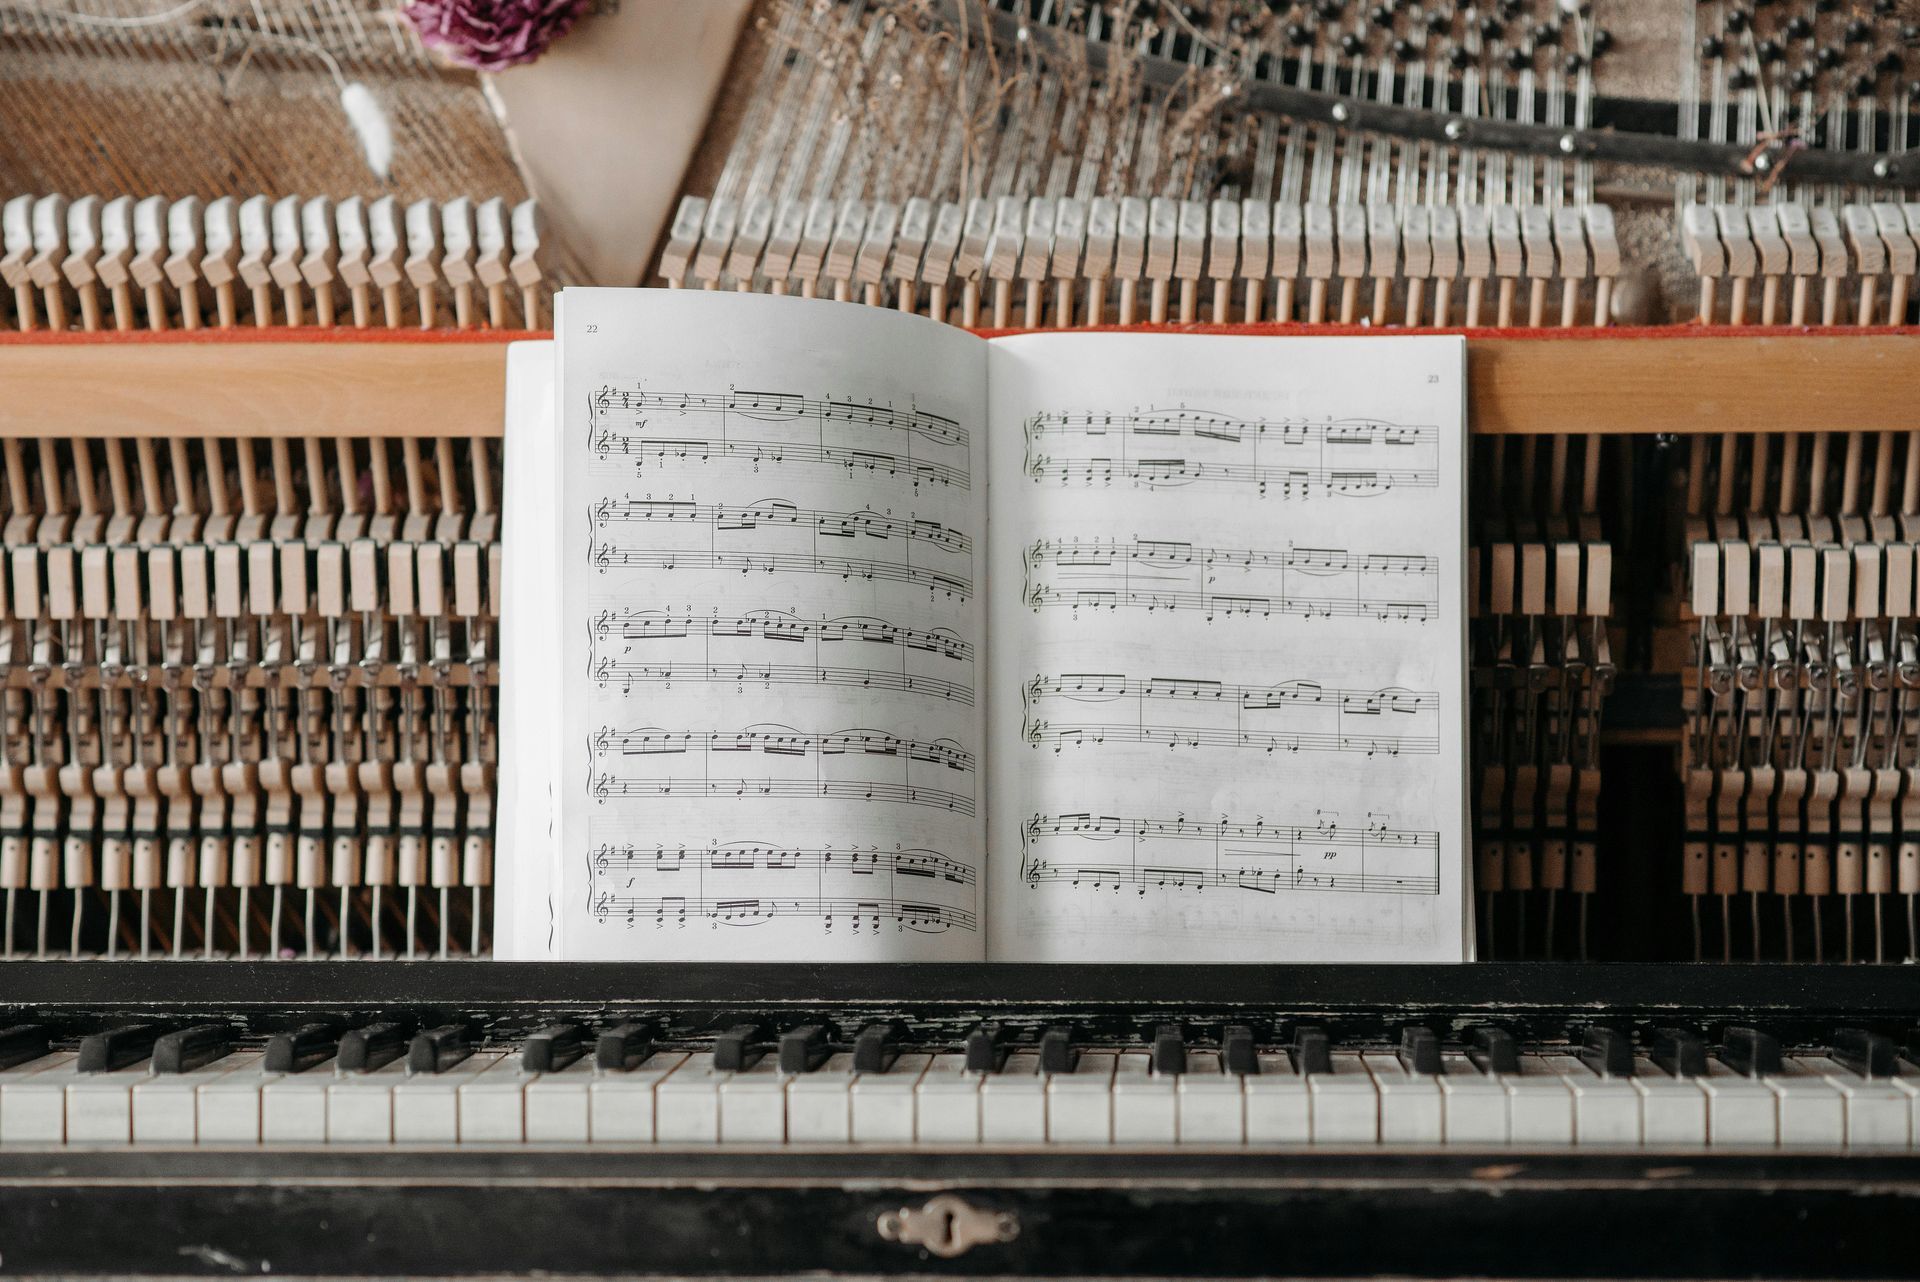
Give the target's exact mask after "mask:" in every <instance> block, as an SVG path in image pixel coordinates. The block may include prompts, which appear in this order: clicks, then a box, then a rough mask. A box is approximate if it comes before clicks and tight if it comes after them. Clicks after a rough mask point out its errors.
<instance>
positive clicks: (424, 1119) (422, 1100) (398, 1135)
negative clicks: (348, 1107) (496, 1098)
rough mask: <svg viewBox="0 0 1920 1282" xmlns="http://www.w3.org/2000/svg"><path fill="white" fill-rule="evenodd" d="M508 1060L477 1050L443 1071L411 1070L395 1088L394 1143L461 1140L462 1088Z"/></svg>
mask: <svg viewBox="0 0 1920 1282" xmlns="http://www.w3.org/2000/svg"><path fill="white" fill-rule="evenodd" d="M505 1062H506V1056H504V1055H502V1054H501V1053H500V1052H499V1051H478V1052H476V1053H474V1054H472V1055H469V1056H467V1058H465V1059H463V1060H461V1061H460V1062H459V1063H458V1064H455V1065H454V1066H453V1067H452V1068H449V1069H448V1070H447V1071H446V1072H444V1073H411V1074H408V1075H407V1076H406V1077H405V1078H404V1079H402V1080H401V1081H399V1082H397V1083H395V1085H394V1088H393V1142H394V1143H395V1144H457V1143H459V1142H460V1088H461V1087H463V1086H465V1085H467V1084H468V1083H469V1082H471V1081H472V1080H473V1079H474V1078H476V1077H479V1076H481V1075H482V1074H484V1073H486V1072H489V1071H490V1070H492V1069H494V1068H496V1067H498V1066H499V1065H500V1064H502V1063H505Z"/></svg>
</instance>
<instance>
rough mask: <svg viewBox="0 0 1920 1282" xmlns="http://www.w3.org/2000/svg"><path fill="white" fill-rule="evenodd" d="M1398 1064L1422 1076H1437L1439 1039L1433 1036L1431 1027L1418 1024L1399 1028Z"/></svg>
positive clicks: (1439, 1069) (1438, 1071)
mask: <svg viewBox="0 0 1920 1282" xmlns="http://www.w3.org/2000/svg"><path fill="white" fill-rule="evenodd" d="M1399 1054H1400V1064H1401V1066H1402V1067H1404V1068H1405V1069H1406V1070H1407V1071H1408V1072H1409V1073H1418V1074H1419V1075H1420V1076H1422V1077H1438V1076H1439V1075H1440V1072H1441V1066H1440V1039H1439V1038H1438V1037H1435V1036H1434V1034H1433V1030H1432V1029H1431V1028H1420V1027H1418V1026H1415V1027H1411V1028H1403V1029H1401V1030H1400V1052H1399Z"/></svg>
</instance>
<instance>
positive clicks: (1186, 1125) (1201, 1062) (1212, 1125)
mask: <svg viewBox="0 0 1920 1282" xmlns="http://www.w3.org/2000/svg"><path fill="white" fill-rule="evenodd" d="M1177 1095H1178V1100H1177V1103H1178V1108H1179V1140H1180V1143H1182V1144H1244V1143H1246V1142H1247V1100H1246V1094H1245V1092H1244V1091H1243V1090H1242V1088H1241V1079H1240V1076H1239V1075H1238V1074H1237V1073H1223V1072H1221V1071H1220V1054H1219V1052H1218V1051H1194V1052H1192V1053H1191V1054H1189V1055H1188V1056H1187V1071H1186V1072H1184V1073H1182V1074H1181V1075H1180V1079H1179V1088H1178V1092H1177Z"/></svg>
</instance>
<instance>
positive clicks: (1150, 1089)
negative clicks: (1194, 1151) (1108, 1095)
mask: <svg viewBox="0 0 1920 1282" xmlns="http://www.w3.org/2000/svg"><path fill="white" fill-rule="evenodd" d="M1151 1066H1152V1059H1151V1057H1149V1056H1148V1055H1147V1054H1146V1053H1144V1052H1132V1051H1130V1052H1128V1053H1126V1054H1124V1055H1121V1056H1120V1057H1119V1060H1118V1062H1117V1063H1116V1064H1115V1065H1114V1072H1113V1142H1114V1143H1115V1144H1173V1143H1176V1142H1177V1141H1178V1140H1179V1138H1180V1082H1181V1080H1182V1079H1183V1078H1185V1077H1186V1074H1185V1073H1178V1074H1167V1073H1158V1074H1156V1073H1152V1072H1149V1071H1148V1070H1149V1068H1150V1067H1151Z"/></svg>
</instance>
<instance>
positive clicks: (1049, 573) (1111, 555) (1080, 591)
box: [1024, 539, 1440, 622]
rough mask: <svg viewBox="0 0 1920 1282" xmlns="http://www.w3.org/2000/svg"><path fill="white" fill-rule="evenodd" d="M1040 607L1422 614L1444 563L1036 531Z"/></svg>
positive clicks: (1428, 613)
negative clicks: (1081, 537)
mask: <svg viewBox="0 0 1920 1282" xmlns="http://www.w3.org/2000/svg"><path fill="white" fill-rule="evenodd" d="M1025 565H1026V587H1025V593H1024V597H1025V600H1026V603H1027V605H1028V606H1030V607H1031V608H1033V609H1034V610H1040V609H1043V608H1049V607H1067V608H1070V609H1074V610H1079V609H1082V608H1084V609H1088V610H1095V611H1098V610H1119V609H1134V610H1146V611H1149V612H1155V611H1181V610H1187V611H1196V612H1199V613H1200V614H1203V615H1204V616H1205V617H1206V618H1207V619H1208V620H1212V619H1213V618H1214V617H1215V616H1217V615H1257V616H1259V617H1261V618H1271V617H1273V616H1275V615H1280V616H1282V617H1285V616H1288V615H1293V616H1298V617H1300V618H1304V619H1331V618H1370V619H1377V620H1380V621H1382V622H1386V621H1400V620H1411V621H1417V622H1425V621H1426V620H1428V619H1432V618H1435V617H1437V616H1438V615H1439V611H1440V607H1439V586H1438V585H1439V563H1438V561H1437V560H1436V559H1435V558H1433V557H1430V556H1425V555H1421V554H1419V553H1408V552H1354V551H1349V550H1347V549H1345V548H1306V547H1286V548H1279V549H1271V550H1262V549H1246V548H1241V549H1228V548H1207V547H1195V546H1194V545H1193V544H1191V543H1182V542H1172V541H1166V540H1135V541H1133V542H1128V543H1121V542H1115V541H1108V540H1086V541H1081V540H1078V539H1040V540H1036V541H1035V542H1034V543H1033V544H1032V545H1030V546H1029V547H1028V548H1027V549H1026V552H1025Z"/></svg>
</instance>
